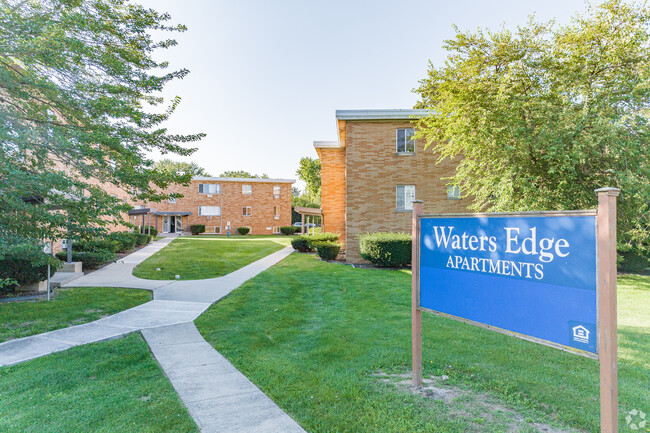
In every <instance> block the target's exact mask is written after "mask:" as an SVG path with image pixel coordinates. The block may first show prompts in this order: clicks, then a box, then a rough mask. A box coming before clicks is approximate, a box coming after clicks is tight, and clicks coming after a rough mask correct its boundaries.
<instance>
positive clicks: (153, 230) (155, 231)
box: [135, 226, 158, 237]
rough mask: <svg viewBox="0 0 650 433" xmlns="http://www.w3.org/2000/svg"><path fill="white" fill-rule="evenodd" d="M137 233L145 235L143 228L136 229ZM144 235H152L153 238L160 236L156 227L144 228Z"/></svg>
mask: <svg viewBox="0 0 650 433" xmlns="http://www.w3.org/2000/svg"><path fill="white" fill-rule="evenodd" d="M149 230H151V231H149ZM135 231H136V232H138V233H143V227H136V228H135ZM144 233H146V234H151V236H153V237H156V236H158V230H156V228H155V227H154V226H144Z"/></svg>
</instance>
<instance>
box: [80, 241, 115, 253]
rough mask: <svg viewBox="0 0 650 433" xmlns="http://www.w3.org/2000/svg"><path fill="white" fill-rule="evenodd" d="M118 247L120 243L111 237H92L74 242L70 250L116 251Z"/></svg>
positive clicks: (90, 251) (89, 251)
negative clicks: (91, 238)
mask: <svg viewBox="0 0 650 433" xmlns="http://www.w3.org/2000/svg"><path fill="white" fill-rule="evenodd" d="M119 249H120V243H119V242H118V241H115V240H111V239H93V240H90V241H80V242H74V243H73V244H72V251H77V252H82V251H84V252H88V253H94V252H99V251H110V252H111V253H116V252H118V251H119Z"/></svg>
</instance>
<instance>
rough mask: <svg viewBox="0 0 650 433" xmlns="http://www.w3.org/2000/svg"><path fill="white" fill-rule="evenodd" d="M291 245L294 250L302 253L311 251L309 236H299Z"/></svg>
mask: <svg viewBox="0 0 650 433" xmlns="http://www.w3.org/2000/svg"><path fill="white" fill-rule="evenodd" d="M291 246H292V247H293V249H294V250H296V251H300V252H301V253H306V252H309V251H311V245H310V244H309V240H308V239H307V236H298V237H297V238H295V239H292V240H291Z"/></svg>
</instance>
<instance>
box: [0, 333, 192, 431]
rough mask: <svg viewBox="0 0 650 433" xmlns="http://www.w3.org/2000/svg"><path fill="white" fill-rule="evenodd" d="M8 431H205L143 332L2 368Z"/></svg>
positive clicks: (3, 421)
mask: <svg viewBox="0 0 650 433" xmlns="http://www.w3.org/2000/svg"><path fill="white" fill-rule="evenodd" d="M0 413H1V414H2V416H0V431H2V432H16V433H18V432H20V433H27V432H34V433H44V432H57V433H58V432H66V433H74V432H79V433H86V432H96V433H98V432H102V433H108V432H114V433H122V432H139V433H145V432H147V433H153V432H161V433H163V432H175V433H181V432H198V428H197V427H196V424H195V423H194V421H193V420H192V418H191V417H190V415H189V414H188V412H187V410H186V409H185V406H183V404H182V402H181V401H180V399H179V397H178V395H177V394H176V391H174V389H173V388H172V385H171V384H170V383H169V380H167V377H166V376H165V374H164V373H163V371H162V369H161V368H160V367H159V366H158V363H157V362H156V361H155V360H154V359H153V357H152V355H151V352H149V348H148V347H147V344H146V343H145V342H144V341H143V340H142V337H141V336H140V334H139V333H138V334H132V335H129V336H127V337H124V338H121V339H119V340H114V341H109V342H103V343H96V344H89V345H85V346H78V347H74V348H72V349H69V350H66V351H65V352H61V353H56V354H53V355H49V356H45V357H42V358H38V359H35V360H32V361H29V362H26V363H23V364H19V365H15V366H12V367H4V368H0Z"/></svg>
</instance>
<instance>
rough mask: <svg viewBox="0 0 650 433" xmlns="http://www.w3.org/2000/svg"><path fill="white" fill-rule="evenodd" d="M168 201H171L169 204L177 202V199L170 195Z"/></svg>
mask: <svg viewBox="0 0 650 433" xmlns="http://www.w3.org/2000/svg"><path fill="white" fill-rule="evenodd" d="M167 203H169V204H176V199H175V198H174V197H169V198H168V199H167Z"/></svg>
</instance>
